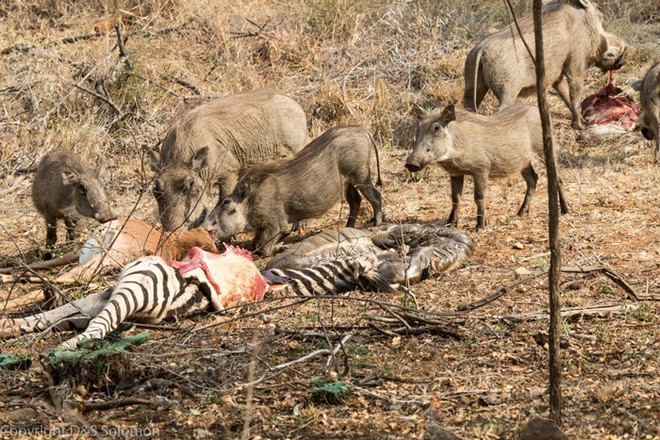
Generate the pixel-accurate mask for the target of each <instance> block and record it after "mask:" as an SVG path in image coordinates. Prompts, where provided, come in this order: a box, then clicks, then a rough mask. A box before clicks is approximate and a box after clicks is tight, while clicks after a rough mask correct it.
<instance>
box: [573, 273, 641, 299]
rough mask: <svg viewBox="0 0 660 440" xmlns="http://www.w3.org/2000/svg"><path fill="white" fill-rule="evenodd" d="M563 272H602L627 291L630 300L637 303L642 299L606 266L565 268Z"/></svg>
mask: <svg viewBox="0 0 660 440" xmlns="http://www.w3.org/2000/svg"><path fill="white" fill-rule="evenodd" d="M561 271H562V272H568V273H588V272H602V273H603V275H605V276H606V277H608V278H609V279H611V280H612V281H614V282H615V283H616V284H617V285H618V286H619V287H621V288H622V289H623V290H625V291H626V292H627V293H628V295H629V296H628V298H629V299H634V300H635V301H639V300H640V297H639V296H638V295H637V293H636V292H635V290H634V289H633V288H632V287H631V286H630V284H628V283H627V282H626V281H625V280H624V279H623V278H621V277H620V276H619V275H618V274H617V273H615V272H614V271H613V270H612V269H610V268H609V267H606V266H587V267H580V266H564V267H562V268H561Z"/></svg>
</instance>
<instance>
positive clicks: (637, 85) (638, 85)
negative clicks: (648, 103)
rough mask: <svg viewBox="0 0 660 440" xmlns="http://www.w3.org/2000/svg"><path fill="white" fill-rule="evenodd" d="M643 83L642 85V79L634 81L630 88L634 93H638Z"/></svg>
mask: <svg viewBox="0 0 660 440" xmlns="http://www.w3.org/2000/svg"><path fill="white" fill-rule="evenodd" d="M643 83H644V80H643V79H639V80H637V81H635V82H634V83H632V84H631V85H630V87H632V88H633V90H634V91H636V92H640V91H641V90H642V84H643Z"/></svg>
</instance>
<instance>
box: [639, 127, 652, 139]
mask: <svg viewBox="0 0 660 440" xmlns="http://www.w3.org/2000/svg"><path fill="white" fill-rule="evenodd" d="M641 132H642V136H644V139H646V140H647V141H652V140H653V139H654V137H653V132H652V131H651V130H649V129H648V128H646V127H643V128H642V129H641Z"/></svg>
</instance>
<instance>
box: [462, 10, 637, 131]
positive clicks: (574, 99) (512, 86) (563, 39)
mask: <svg viewBox="0 0 660 440" xmlns="http://www.w3.org/2000/svg"><path fill="white" fill-rule="evenodd" d="M519 24H520V30H521V34H522V38H523V39H524V40H525V42H526V43H527V45H528V46H529V47H530V48H531V50H534V23H533V21H532V17H531V16H527V17H524V18H523V19H521V20H520V21H519ZM521 34H519V33H518V32H517V30H516V28H515V27H507V28H506V29H502V30H500V31H497V32H495V33H493V34H490V35H488V36H487V37H486V38H484V39H483V40H481V42H479V44H477V45H476V46H475V47H474V49H472V51H470V53H469V54H468V56H467V59H466V60H465V93H464V95H463V106H464V107H465V108H466V109H468V110H472V111H476V110H477V108H478V107H479V104H481V101H483V99H484V96H486V93H487V92H488V90H492V91H493V93H494V94H495V96H496V97H497V100H498V101H499V102H500V108H504V107H506V106H509V105H511V104H513V103H514V102H515V100H516V97H517V96H518V95H529V94H532V93H534V91H535V90H536V73H535V69H534V63H533V61H532V59H531V58H530V56H529V54H528V53H527V50H526V49H525V45H524V44H523V42H522V40H521ZM543 38H544V41H543V45H544V50H545V71H546V74H545V75H546V76H545V77H546V82H547V84H546V86H550V85H552V86H553V87H554V88H555V89H556V90H557V92H558V93H559V96H560V97H561V98H562V100H563V101H564V103H565V104H566V106H567V107H568V108H569V109H570V110H571V114H572V117H573V127H575V128H579V129H581V128H583V122H582V116H581V114H580V101H581V100H582V89H583V82H584V75H585V72H586V70H587V67H589V65H590V64H595V65H596V66H598V67H600V68H601V69H602V70H603V71H607V70H615V69H618V68H620V67H621V65H622V59H623V55H624V52H625V44H624V43H623V41H621V40H620V39H618V38H616V37H614V36H613V35H611V34H608V33H606V32H605V31H604V30H603V25H602V14H601V13H600V11H599V10H598V9H597V8H596V6H595V5H593V4H592V3H591V2H590V1H589V0H559V1H554V2H551V3H549V4H547V5H546V6H545V10H544V15H543Z"/></svg>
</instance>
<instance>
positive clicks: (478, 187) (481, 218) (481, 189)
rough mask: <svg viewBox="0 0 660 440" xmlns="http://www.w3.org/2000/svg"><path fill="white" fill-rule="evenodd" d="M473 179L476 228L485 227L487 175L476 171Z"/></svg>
mask: <svg viewBox="0 0 660 440" xmlns="http://www.w3.org/2000/svg"><path fill="white" fill-rule="evenodd" d="M473 179H474V203H476V204H477V229H483V228H485V227H486V208H485V206H484V198H485V197H486V187H487V186H488V175H486V174H485V173H477V174H475V175H474V176H473Z"/></svg>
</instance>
